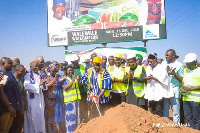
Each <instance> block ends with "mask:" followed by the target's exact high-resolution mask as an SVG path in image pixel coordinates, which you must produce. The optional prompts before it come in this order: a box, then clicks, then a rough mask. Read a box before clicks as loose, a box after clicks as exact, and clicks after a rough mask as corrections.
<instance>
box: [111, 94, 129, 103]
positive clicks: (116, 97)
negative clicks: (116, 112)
mask: <svg viewBox="0 0 200 133" xmlns="http://www.w3.org/2000/svg"><path fill="white" fill-rule="evenodd" d="M111 95H112V98H111V101H110V106H111V107H115V106H117V105H119V104H121V103H122V102H126V96H125V92H123V93H113V92H111Z"/></svg>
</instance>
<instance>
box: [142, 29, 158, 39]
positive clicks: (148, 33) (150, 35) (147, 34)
mask: <svg viewBox="0 0 200 133" xmlns="http://www.w3.org/2000/svg"><path fill="white" fill-rule="evenodd" d="M145 38H158V35H155V34H153V33H152V32H151V31H150V30H148V29H145Z"/></svg>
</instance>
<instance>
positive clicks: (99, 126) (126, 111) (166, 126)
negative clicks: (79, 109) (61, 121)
mask: <svg viewBox="0 0 200 133" xmlns="http://www.w3.org/2000/svg"><path fill="white" fill-rule="evenodd" d="M199 132H200V131H198V130H194V129H191V128H189V127H186V126H183V125H177V124H176V123H174V122H173V121H171V120H169V119H167V118H164V117H159V116H157V115H153V114H152V113H150V112H148V111H146V110H143V109H141V108H139V107H137V106H134V105H130V104H126V103H122V104H120V105H118V106H117V107H114V108H111V109H109V110H107V111H106V112H105V115H104V116H102V117H97V118H94V119H92V120H90V121H89V122H88V123H82V124H81V125H79V126H78V128H77V129H76V131H75V133H199Z"/></svg>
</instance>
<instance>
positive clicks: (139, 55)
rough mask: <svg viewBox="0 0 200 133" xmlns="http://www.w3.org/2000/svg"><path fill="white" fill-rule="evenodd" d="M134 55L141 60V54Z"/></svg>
mask: <svg viewBox="0 0 200 133" xmlns="http://www.w3.org/2000/svg"><path fill="white" fill-rule="evenodd" d="M135 56H136V57H139V58H140V59H141V60H143V56H142V55H141V54H136V55H135Z"/></svg>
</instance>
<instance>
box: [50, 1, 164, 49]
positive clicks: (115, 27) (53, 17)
mask: <svg viewBox="0 0 200 133" xmlns="http://www.w3.org/2000/svg"><path fill="white" fill-rule="evenodd" d="M47 4H48V36H49V46H66V45H79V44H94V43H108V42H123V41H138V40H146V39H147V40H149V39H165V38H166V25H165V8H164V7H165V6H164V0H47ZM154 28H155V29H154ZM146 29H151V30H152V29H153V31H154V33H155V35H150V34H149V33H148V34H147V33H146ZM151 30H149V31H151ZM156 35H157V36H156ZM55 36H57V38H55ZM155 36H156V37H155ZM52 40H56V41H52Z"/></svg>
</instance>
